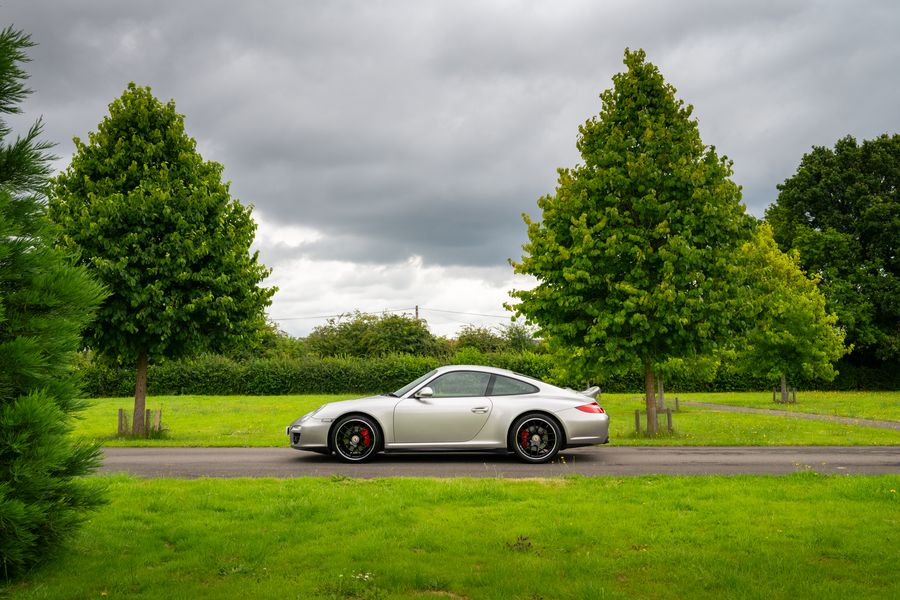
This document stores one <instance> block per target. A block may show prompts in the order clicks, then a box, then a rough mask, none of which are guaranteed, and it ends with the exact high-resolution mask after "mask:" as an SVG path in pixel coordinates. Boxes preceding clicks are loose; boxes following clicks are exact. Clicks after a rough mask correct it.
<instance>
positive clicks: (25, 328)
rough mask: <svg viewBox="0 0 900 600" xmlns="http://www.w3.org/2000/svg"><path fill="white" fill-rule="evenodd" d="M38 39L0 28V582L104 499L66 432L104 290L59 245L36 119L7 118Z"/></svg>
mask: <svg viewBox="0 0 900 600" xmlns="http://www.w3.org/2000/svg"><path fill="white" fill-rule="evenodd" d="M31 45H32V43H31V42H30V39H29V37H28V36H27V35H25V34H23V33H21V32H19V31H16V30H13V29H11V28H7V29H5V30H3V31H2V32H0V579H8V578H12V577H15V576H17V575H19V574H21V573H23V572H24V571H25V570H27V569H28V568H29V567H30V566H31V565H33V564H34V563H35V562H36V561H38V560H39V559H41V558H42V557H43V556H45V555H46V554H47V553H48V552H49V551H51V550H52V549H53V548H55V547H57V546H58V544H59V541H60V539H61V538H63V537H65V536H67V535H70V534H71V533H72V532H73V531H74V530H75V529H76V527H75V526H76V525H77V523H78V522H79V521H80V520H81V519H82V518H83V517H84V513H85V511H86V510H88V509H90V508H92V507H94V506H96V505H97V504H99V503H100V502H101V501H102V493H101V491H100V490H99V489H98V487H97V486H96V485H94V484H91V483H90V482H89V481H86V480H84V479H82V478H80V476H81V475H84V474H86V473H88V472H90V471H91V470H92V469H93V468H94V467H95V466H96V465H97V464H98V463H99V449H98V448H96V447H94V446H86V445H79V444H76V443H73V441H72V439H71V438H70V437H69V436H68V432H69V429H70V428H71V426H72V419H73V417H74V416H75V414H76V413H77V412H78V411H79V410H80V409H81V408H83V406H84V404H83V402H82V401H81V400H79V399H78V398H79V397H80V391H79V389H78V381H77V377H76V376H75V373H74V370H73V368H72V359H73V357H74V354H75V352H76V351H78V350H79V349H80V347H81V342H80V334H81V331H82V329H83V328H84V327H85V325H86V324H87V323H88V321H89V320H90V319H91V316H92V314H93V312H94V310H95V309H96V307H97V304H98V303H99V302H100V300H101V298H102V288H101V287H100V286H99V284H97V283H96V282H94V281H93V280H92V279H90V277H89V276H88V274H87V273H86V272H85V270H84V269H81V268H77V267H74V266H72V265H71V262H70V261H69V257H67V256H66V255H65V254H64V253H63V252H62V251H61V250H59V249H57V248H56V246H55V232H54V230H53V229H52V226H51V224H50V222H49V220H48V219H47V218H46V207H45V203H44V192H45V188H46V184H47V180H48V176H49V171H50V167H49V160H50V157H49V156H48V155H47V150H48V149H49V145H48V144H47V143H46V142H42V141H40V139H39V137H40V135H41V123H40V121H38V122H36V123H35V124H34V125H33V126H32V127H31V128H30V129H29V130H28V132H27V133H25V134H24V135H22V136H20V137H17V138H16V139H15V140H13V141H9V137H10V134H11V128H10V126H9V125H8V124H7V121H6V119H5V118H3V117H4V116H5V115H9V114H14V113H19V112H20V108H19V103H20V102H21V101H22V99H23V98H24V97H25V96H26V95H27V94H28V93H29V90H28V89H27V88H26V87H25V86H24V80H25V78H26V74H25V72H24V70H23V69H22V67H21V63H23V62H24V61H26V60H27V56H26V54H25V52H26V51H27V48H28V47H30V46H31Z"/></svg>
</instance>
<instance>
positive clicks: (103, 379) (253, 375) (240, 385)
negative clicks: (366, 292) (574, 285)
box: [82, 349, 552, 398]
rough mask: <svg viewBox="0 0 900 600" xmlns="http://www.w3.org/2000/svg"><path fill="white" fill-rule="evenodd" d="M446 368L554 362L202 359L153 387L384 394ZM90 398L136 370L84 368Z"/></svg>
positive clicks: (473, 354) (530, 357)
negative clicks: (447, 365)
mask: <svg viewBox="0 0 900 600" xmlns="http://www.w3.org/2000/svg"><path fill="white" fill-rule="evenodd" d="M443 364H482V365H487V366H495V367H500V368H504V369H510V370H512V371H516V372H519V373H522V374H524V375H530V376H532V377H537V378H538V379H547V378H548V376H549V374H550V370H551V367H552V360H551V358H550V357H549V356H548V355H545V354H534V353H530V352H516V353H498V354H481V353H479V352H478V351H475V350H471V349H469V350H463V351H460V352H459V353H457V354H456V355H455V356H451V357H449V358H447V359H439V358H435V357H430V356H411V355H400V354H393V355H387V356H381V357H372V358H359V357H325V358H320V357H316V356H309V355H307V356H304V357H302V358H299V359H292V358H288V357H279V358H263V359H254V360H247V361H236V360H233V359H230V358H227V357H224V356H218V355H203V356H198V357H195V358H190V359H183V360H170V361H165V362H161V363H159V364H154V365H151V366H150V369H149V374H148V384H149V385H148V388H149V392H150V394H151V395H160V394H246V395H253V396H258V395H271V394H339V393H348V392H357V393H363V394H369V393H382V392H388V391H392V390H395V389H399V388H400V387H402V386H403V385H405V384H407V383H409V382H410V381H412V380H414V379H416V378H417V377H419V376H420V375H424V374H425V373H427V372H428V371H430V370H432V369H434V368H437V367H439V366H441V365H443ZM82 376H83V379H84V383H85V390H86V393H87V394H88V395H89V396H91V397H94V398H99V397H109V396H124V395H127V394H128V393H129V391H130V390H132V389H133V388H134V372H133V371H132V370H129V369H126V368H122V367H119V366H116V365H114V364H109V363H108V362H107V361H103V360H93V361H86V362H85V363H84V364H83V365H82Z"/></svg>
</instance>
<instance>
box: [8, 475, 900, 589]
mask: <svg viewBox="0 0 900 600" xmlns="http://www.w3.org/2000/svg"><path fill="white" fill-rule="evenodd" d="M99 481H106V482H107V484H108V487H109V497H110V499H111V504H110V505H109V506H107V507H104V508H102V509H101V510H100V511H99V512H98V513H96V514H94V515H93V516H92V517H91V519H90V521H89V522H88V523H86V525H85V526H84V527H83V529H81V530H80V531H79V533H78V534H77V536H76V538H75V539H74V541H73V542H72V543H70V544H69V545H68V546H67V547H66V548H65V549H64V550H63V552H62V553H61V555H60V556H59V558H57V559H56V560H55V561H53V562H51V563H49V564H48V565H46V566H44V567H42V568H40V569H39V570H37V571H35V572H33V573H32V574H30V575H29V576H28V577H27V578H26V579H25V580H24V581H22V582H20V583H17V584H16V585H13V586H10V587H8V588H7V589H6V590H5V594H4V591H3V590H0V596H3V595H6V596H7V597H11V598H16V599H17V600H32V599H63V598H66V599H67V598H148V599H149V598H159V599H165V600H171V599H180V598H184V599H202V598H210V599H215V600H222V599H229V598H290V599H294V598H296V599H303V600H306V599H318V598H347V599H349V598H358V599H371V598H400V599H428V600H435V599H441V598H444V599H455V600H460V599H482V598H488V599H491V598H497V599H504V600H514V599H522V600H535V599H539V598H540V599H545V600H550V599H567V598H572V599H588V598H590V599H602V598H660V599H666V598H672V599H681V598H711V599H716V600H718V599H720V598H759V599H779V598H783V599H796V598H816V599H817V600H821V599H827V598H838V599H841V600H843V599H846V598H854V599H860V598H872V599H879V600H883V599H885V598H900V578H898V577H897V561H898V559H900V497H898V496H900V494H898V491H900V476H897V475H888V476H876V477H846V476H844V477H840V476H822V475H817V474H815V473H802V474H795V475H790V476H784V477H744V476H741V477H629V478H622V479H618V478H582V477H572V478H560V479H551V480H518V481H517V480H499V479H445V480H432V479H380V480H357V479H345V478H339V477H333V478H331V479H323V478H317V479H309V478H304V479H288V480H272V479H262V480H249V479H238V480H209V479H204V480H193V481H179V480H137V479H130V478H126V477H113V478H100V479H99Z"/></svg>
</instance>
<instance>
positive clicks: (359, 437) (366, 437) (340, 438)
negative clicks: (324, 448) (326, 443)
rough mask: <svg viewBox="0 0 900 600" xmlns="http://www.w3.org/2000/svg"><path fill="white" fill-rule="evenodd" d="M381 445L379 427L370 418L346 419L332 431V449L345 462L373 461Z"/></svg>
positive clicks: (358, 416)
mask: <svg viewBox="0 0 900 600" xmlns="http://www.w3.org/2000/svg"><path fill="white" fill-rule="evenodd" d="M380 444H381V439H380V437H379V434H378V427H377V426H376V425H375V423H373V422H372V420H371V419H369V418H368V417H364V416H360V415H351V416H348V417H344V418H342V419H341V420H340V421H338V422H337V424H336V425H335V426H334V429H332V430H331V447H332V448H333V449H334V451H335V453H337V456H338V458H339V459H341V460H342V461H344V462H355V463H359V462H366V461H368V460H371V458H372V457H373V456H375V454H377V453H378V447H379V445H380Z"/></svg>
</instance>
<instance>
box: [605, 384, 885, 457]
mask: <svg viewBox="0 0 900 600" xmlns="http://www.w3.org/2000/svg"><path fill="white" fill-rule="evenodd" d="M692 396H693V395H692ZM678 397H679V399H681V398H683V397H684V396H683V395H682V394H679V395H678ZM702 397H705V396H704V395H700V394H698V395H697V397H696V398H693V397H692V399H697V400H699V399H701V398H702ZM706 401H711V400H706ZM601 403H602V404H603V406H604V407H605V408H606V410H607V412H608V413H609V414H610V416H611V417H612V418H611V421H610V429H611V432H610V438H611V443H613V444H617V445H655V446H659V445H671V446H676V445H678V446H794V445H797V446H865V445H900V432H898V431H896V430H890V429H876V428H872V427H860V426H854V425H843V424H840V423H831V422H827V421H807V420H802V419H792V418H789V417H780V416H768V415H754V414H743V413H729V412H723V411H717V410H712V409H708V408H701V407H688V406H682V407H681V411H680V412H675V413H673V425H674V429H675V433H674V434H668V433H663V434H661V435H660V436H659V437H657V438H653V439H648V438H646V437H644V436H643V435H637V436H636V435H635V434H634V411H635V410H637V409H640V410H641V411H643V410H644V408H645V404H644V399H643V398H639V397H637V396H634V395H624V394H604V395H603V398H602V402H601ZM667 404H668V405H669V406H673V405H674V398H670V399H669V400H668V401H667ZM779 406H781V405H779ZM645 422H646V416H645V415H643V414H642V417H641V429H642V430H644V429H645V427H646V423H645ZM659 423H660V426H661V429H660V430H661V431H664V430H665V425H666V420H665V416H660V418H659Z"/></svg>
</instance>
